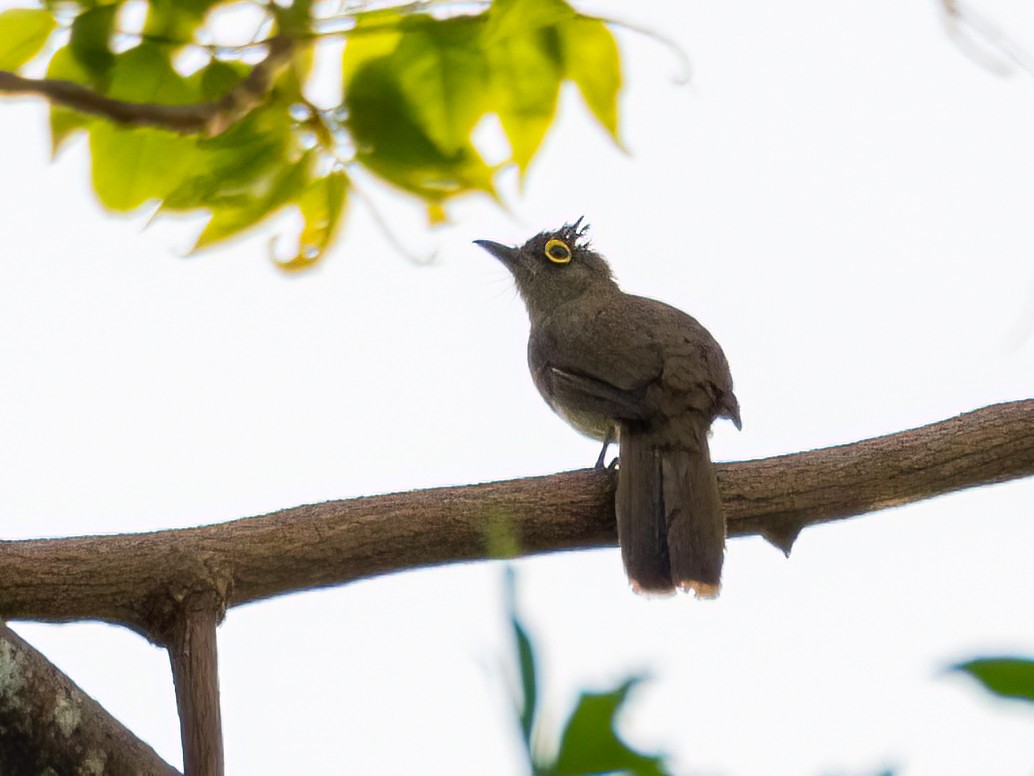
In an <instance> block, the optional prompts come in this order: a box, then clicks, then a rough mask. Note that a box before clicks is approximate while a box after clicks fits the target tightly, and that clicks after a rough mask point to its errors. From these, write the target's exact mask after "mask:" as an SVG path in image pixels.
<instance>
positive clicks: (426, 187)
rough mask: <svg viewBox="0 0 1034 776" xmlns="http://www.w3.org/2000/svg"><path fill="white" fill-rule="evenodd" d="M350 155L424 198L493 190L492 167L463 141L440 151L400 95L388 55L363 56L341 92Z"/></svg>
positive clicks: (434, 198)
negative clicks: (353, 151)
mask: <svg viewBox="0 0 1034 776" xmlns="http://www.w3.org/2000/svg"><path fill="white" fill-rule="evenodd" d="M345 98H346V99H345V105H346V107H347V108H348V116H349V118H348V128H349V130H350V131H351V133H352V137H353V138H354V139H355V142H356V149H357V150H356V158H357V159H358V160H359V161H360V162H361V163H362V164H364V165H365V166H366V167H368V168H369V169H370V170H372V171H373V172H375V173H377V174H378V175H380V176H381V177H382V178H384V179H386V180H388V181H390V182H391V183H394V184H395V185H396V186H399V187H400V188H402V189H405V190H406V191H409V192H411V193H413V194H416V195H417V196H419V197H421V198H423V199H425V200H427V201H429V202H435V201H441V200H444V199H446V198H448V197H452V196H456V195H458V194H463V193H465V192H469V191H473V190H478V191H484V192H487V193H489V194H493V195H494V193H495V189H494V187H493V185H492V170H491V168H490V167H488V166H487V165H486V164H485V162H484V160H483V159H482V158H481V157H480V155H478V153H477V151H475V150H474V148H473V146H471V145H470V144H469V143H468V144H466V145H464V146H463V147H461V148H458V149H456V150H455V151H453V152H452V153H444V152H443V151H442V150H441V149H440V148H439V147H438V146H437V145H436V144H435V143H434V142H432V141H431V139H430V138H429V137H428V136H427V135H426V134H425V133H424V129H423V127H422V126H421V125H420V124H419V122H418V121H417V120H416V118H415V117H414V116H413V114H412V112H411V108H410V106H409V105H408V103H407V102H406V101H405V100H404V99H403V98H402V95H401V93H400V89H399V85H398V82H397V80H396V74H395V71H394V68H393V67H392V63H391V62H390V61H389V58H387V57H382V58H380V59H375V60H372V61H370V62H367V63H366V64H365V65H363V66H362V67H361V68H360V69H359V70H358V71H356V73H355V75H354V76H353V78H352V82H351V85H350V88H349V89H348V91H347V93H346V95H345Z"/></svg>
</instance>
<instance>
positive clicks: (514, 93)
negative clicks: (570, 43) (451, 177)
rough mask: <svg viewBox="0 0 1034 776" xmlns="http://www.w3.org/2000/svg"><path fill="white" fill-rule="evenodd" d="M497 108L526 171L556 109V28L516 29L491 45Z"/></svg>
mask: <svg viewBox="0 0 1034 776" xmlns="http://www.w3.org/2000/svg"><path fill="white" fill-rule="evenodd" d="M488 61H489V64H490V67H491V77H492V96H493V101H494V105H495V111H496V113H497V114H498V116H499V120H500V122H501V123H502V125H503V131H504V132H506V137H507V139H508V140H509V141H510V152H511V156H512V158H513V161H514V162H515V163H516V164H517V167H518V168H519V169H520V171H521V173H522V174H523V173H524V172H525V171H526V170H527V167H528V164H529V163H530V162H531V159H532V157H533V156H534V155H535V152H536V151H538V149H539V146H540V145H541V144H542V140H543V138H544V137H545V135H546V132H547V131H548V130H549V127H550V125H551V124H552V123H553V119H554V117H555V115H556V105H557V96H558V95H559V93H560V80H561V69H560V57H559V51H558V45H557V38H556V33H555V32H554V31H553V30H550V29H537V30H530V31H528V32H524V33H522V34H519V35H517V34H515V35H512V36H510V37H508V38H504V39H500V40H499V42H498V43H497V44H496V45H494V46H492V47H490V48H489V49H488Z"/></svg>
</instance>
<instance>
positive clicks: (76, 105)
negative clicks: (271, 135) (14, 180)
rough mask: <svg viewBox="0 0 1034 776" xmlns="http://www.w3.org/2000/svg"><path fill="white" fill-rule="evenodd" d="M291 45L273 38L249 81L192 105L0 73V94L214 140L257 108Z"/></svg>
mask: <svg viewBox="0 0 1034 776" xmlns="http://www.w3.org/2000/svg"><path fill="white" fill-rule="evenodd" d="M293 51H294V41H293V40H292V39H291V38H288V37H285V36H282V35H281V36H277V37H275V38H273V39H271V40H270V41H269V53H268V54H267V55H266V58H265V59H263V60H262V61H261V62H259V63H258V64H257V65H255V67H254V68H252V70H251V72H250V73H249V74H248V77H247V78H245V79H244V80H243V81H241V82H240V83H239V84H237V85H236V86H235V87H234V88H233V89H231V90H230V91H229V92H228V93H227V94H226V96H225V97H223V98H222V99H219V100H215V101H213V102H201V103H195V104H192V105H158V104H155V103H140V102H125V101H123V100H115V99H112V98H111V97H106V96H104V95H103V94H98V93H97V92H95V91H94V90H93V89H91V88H90V87H88V86H83V85H82V84H77V83H73V82H72V81H59V80H54V79H49V78H25V77H24V76H20V75H18V74H16V73H11V72H8V71H6V70H0V94H4V93H6V94H36V95H39V96H41V97H46V98H47V99H48V100H49V101H50V102H52V103H54V104H56V105H63V106H65V107H66V108H72V109H73V110H77V111H79V112H80V113H89V114H92V115H95V116H102V117H104V118H107V119H110V120H111V121H114V122H115V123H116V124H126V125H131V126H137V127H158V128H159V129H167V130H170V131H171V132H177V133H179V134H181V135H192V134H203V135H205V136H207V137H214V136H216V135H219V134H221V133H223V132H225V131H226V130H227V129H229V128H230V127H231V126H233V124H234V123H235V122H237V121H239V120H240V119H241V118H243V117H244V116H246V115H247V114H248V113H250V112H251V111H253V110H255V108H257V107H259V106H260V105H261V104H262V103H263V101H264V100H265V98H266V96H267V95H268V94H269V92H270V90H271V89H272V88H273V84H274V83H275V82H276V79H277V77H278V76H279V75H280V73H281V72H283V70H284V68H285V67H287V65H288V64H289V63H290V61H291V54H292V53H293Z"/></svg>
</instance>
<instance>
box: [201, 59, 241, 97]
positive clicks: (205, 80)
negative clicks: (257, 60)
mask: <svg viewBox="0 0 1034 776" xmlns="http://www.w3.org/2000/svg"><path fill="white" fill-rule="evenodd" d="M250 71H251V68H249V67H248V66H247V65H245V64H244V63H243V62H223V61H221V60H218V59H213V60H212V61H211V62H209V63H208V64H207V65H206V66H205V67H203V68H202V69H201V70H199V71H198V72H197V73H195V74H194V77H196V78H199V80H200V85H199V88H200V91H201V99H202V100H213V101H214V100H218V99H220V98H222V97H225V96H226V95H227V94H229V93H230V92H231V91H232V90H233V88H234V87H235V86H236V85H237V84H239V83H240V82H241V81H242V80H244V78H246V77H247V75H248V73H249V72H250Z"/></svg>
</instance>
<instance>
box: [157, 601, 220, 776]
mask: <svg viewBox="0 0 1034 776" xmlns="http://www.w3.org/2000/svg"><path fill="white" fill-rule="evenodd" d="M183 603H184V606H183V611H182V616H181V617H180V619H179V621H178V622H177V624H176V626H175V627H174V628H173V630H172V633H171V634H170V638H169V639H168V641H169V660H170V661H171V663H172V681H173V683H174V684H175V686H176V706H177V707H178V708H179V714H180V739H181V740H182V742H183V772H184V773H185V774H186V776H222V774H223V730H222V722H221V719H220V713H219V670H218V661H217V655H216V636H215V631H216V626H217V625H218V624H219V621H220V620H221V619H222V616H223V610H222V608H221V602H220V601H218V600H217V598H216V596H215V595H213V594H211V593H209V594H201V595H196V596H192V597H191V598H190V599H188V600H187V601H184V602H183Z"/></svg>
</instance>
